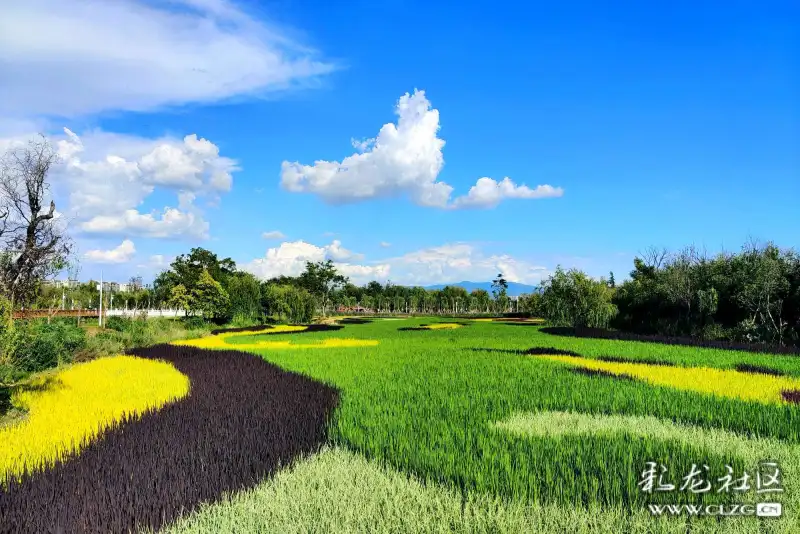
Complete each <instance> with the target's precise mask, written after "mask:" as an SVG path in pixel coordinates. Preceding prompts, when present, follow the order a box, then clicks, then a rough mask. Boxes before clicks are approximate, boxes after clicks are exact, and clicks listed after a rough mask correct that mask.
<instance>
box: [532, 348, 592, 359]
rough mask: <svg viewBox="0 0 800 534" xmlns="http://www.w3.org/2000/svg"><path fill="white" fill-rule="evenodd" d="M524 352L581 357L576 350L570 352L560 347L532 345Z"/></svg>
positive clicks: (537, 354) (533, 354) (539, 354)
mask: <svg viewBox="0 0 800 534" xmlns="http://www.w3.org/2000/svg"><path fill="white" fill-rule="evenodd" d="M525 354H527V355H529V356H552V355H560V356H576V357H578V358H581V357H582V356H581V355H580V354H578V353H577V352H572V351H571V350H562V349H554V348H552V347H533V348H530V349H528V350H526V351H525Z"/></svg>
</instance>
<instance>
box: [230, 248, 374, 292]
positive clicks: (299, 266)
mask: <svg viewBox="0 0 800 534" xmlns="http://www.w3.org/2000/svg"><path fill="white" fill-rule="evenodd" d="M361 258H363V256H362V255H361V254H354V253H352V252H350V251H349V250H347V249H345V248H343V247H342V244H341V243H340V242H339V241H336V240H334V241H333V242H332V243H331V244H330V245H325V246H321V247H318V246H316V245H313V244H311V243H306V242H305V241H293V242H284V243H281V244H280V245H279V246H277V247H274V248H270V249H269V250H267V253H266V254H265V255H264V257H263V258H258V259H255V260H253V261H251V262H249V263H245V264H242V265H241V266H240V268H241V269H242V270H245V271H248V272H250V273H253V274H254V275H255V276H258V277H259V278H262V279H264V280H266V279H269V278H272V277H275V276H280V275H286V276H297V275H299V274H300V273H302V272H303V270H304V269H305V266H306V262H309V261H310V262H318V261H326V260H329V259H330V260H333V262H334V264H335V265H336V268H337V269H338V270H339V272H341V273H342V274H345V275H347V276H350V277H351V278H352V279H353V280H354V281H356V282H357V283H360V282H367V281H369V280H373V279H376V278H384V277H386V276H387V275H388V273H389V268H388V266H386V265H359V264H353V263H350V262H351V261H357V260H359V259H361Z"/></svg>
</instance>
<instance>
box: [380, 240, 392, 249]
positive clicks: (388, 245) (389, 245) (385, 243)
mask: <svg viewBox="0 0 800 534" xmlns="http://www.w3.org/2000/svg"><path fill="white" fill-rule="evenodd" d="M380 245H381V248H389V247H391V246H392V244H391V243H387V242H386V241H381V242H380Z"/></svg>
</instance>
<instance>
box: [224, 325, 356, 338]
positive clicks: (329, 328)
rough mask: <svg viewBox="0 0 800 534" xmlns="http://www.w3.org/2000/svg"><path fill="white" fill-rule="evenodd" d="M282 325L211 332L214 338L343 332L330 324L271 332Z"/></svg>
mask: <svg viewBox="0 0 800 534" xmlns="http://www.w3.org/2000/svg"><path fill="white" fill-rule="evenodd" d="M280 326H281V325H277V327H276V326H273V325H260V326H243V327H240V328H218V329H216V330H212V331H211V335H212V336H218V335H220V334H238V333H242V334H248V333H249V334H258V335H261V334H272V333H275V334H286V333H292V334H297V333H301V332H303V333H310V332H330V331H334V330H341V329H342V328H344V327H342V326H339V325H329V324H309V325H298V326H303V327H304V328H303V330H297V331H277V332H270V330H272V329H279V327H280Z"/></svg>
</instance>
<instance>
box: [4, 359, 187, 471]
mask: <svg viewBox="0 0 800 534" xmlns="http://www.w3.org/2000/svg"><path fill="white" fill-rule="evenodd" d="M32 385H33V386H34V387H31V388H26V390H25V391H21V392H19V393H17V394H16V395H15V397H14V403H15V404H16V405H18V406H20V407H22V408H24V409H25V410H27V412H28V413H27V415H26V417H25V418H24V419H22V420H21V421H20V422H19V423H16V424H12V425H9V426H5V427H2V428H0V483H2V481H3V480H6V478H7V477H9V476H16V475H20V474H21V473H23V471H24V470H25V469H27V470H29V471H33V470H38V469H41V468H42V467H44V466H46V465H51V464H53V463H54V462H55V461H56V460H58V459H61V458H64V457H65V456H67V455H69V454H70V453H72V452H74V451H77V450H79V449H80V448H81V446H82V445H83V444H85V443H88V442H89V441H91V440H92V439H94V438H96V437H97V436H98V435H99V434H100V433H101V432H102V431H103V430H105V429H106V428H108V427H109V426H111V425H112V424H113V423H114V422H116V421H120V420H121V419H122V418H123V416H125V415H126V414H127V415H129V416H131V415H141V414H143V413H144V412H146V411H148V410H152V409H158V408H160V407H161V406H163V405H164V404H166V403H168V402H170V401H173V400H177V399H180V398H181V397H184V396H186V395H187V394H188V393H189V379H188V378H187V377H186V376H185V375H183V374H181V373H180V372H179V371H178V370H177V369H175V368H174V367H173V366H172V365H171V364H168V363H165V362H159V361H154V360H148V359H144V358H136V357H133V356H113V357H107V358H100V359H97V360H94V361H91V362H88V363H83V364H78V365H74V366H72V367H69V368H67V369H65V370H63V371H61V372H59V373H58V374H55V375H50V377H40V378H39V379H38V380H37V381H36V382H34V383H33V384H32Z"/></svg>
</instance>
